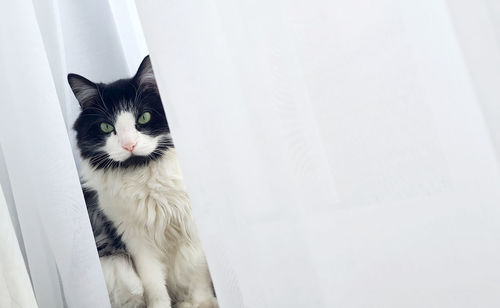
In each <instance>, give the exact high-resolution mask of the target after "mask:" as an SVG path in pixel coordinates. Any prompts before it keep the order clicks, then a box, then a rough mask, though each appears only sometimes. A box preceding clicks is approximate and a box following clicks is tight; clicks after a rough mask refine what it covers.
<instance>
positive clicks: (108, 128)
mask: <svg viewBox="0 0 500 308" xmlns="http://www.w3.org/2000/svg"><path fill="white" fill-rule="evenodd" d="M114 129H115V128H114V127H113V125H111V124H109V123H106V122H102V123H101V130H102V131H103V132H105V133H111V132H112V131H113V130H114Z"/></svg>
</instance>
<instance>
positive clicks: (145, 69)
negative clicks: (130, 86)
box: [134, 55, 158, 91]
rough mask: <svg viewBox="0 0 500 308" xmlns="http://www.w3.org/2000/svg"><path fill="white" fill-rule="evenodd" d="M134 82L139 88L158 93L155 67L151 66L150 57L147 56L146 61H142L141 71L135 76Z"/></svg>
mask: <svg viewBox="0 0 500 308" xmlns="http://www.w3.org/2000/svg"><path fill="white" fill-rule="evenodd" d="M134 80H135V82H136V83H137V85H138V86H139V88H142V89H152V90H155V91H158V87H157V86H156V79H155V75H154V73H153V66H151V60H150V59H149V55H148V56H146V57H145V58H144V60H142V62H141V65H139V69H138V70H137V73H136V74H135V76H134Z"/></svg>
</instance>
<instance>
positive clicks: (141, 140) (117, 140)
mask: <svg viewBox="0 0 500 308" xmlns="http://www.w3.org/2000/svg"><path fill="white" fill-rule="evenodd" d="M135 122H136V121H135V117H134V114H133V113H132V112H129V111H124V112H121V113H120V114H119V115H118V116H117V117H116V121H115V123H114V124H115V131H116V134H110V135H109V136H108V138H107V139H106V143H105V145H104V147H103V150H104V151H106V153H108V154H109V157H110V158H111V159H113V160H114V161H118V162H122V161H125V160H127V159H128V158H129V157H130V156H131V155H132V154H133V155H141V156H147V155H149V154H151V153H152V152H153V151H154V150H155V149H156V147H157V146H158V141H159V140H160V138H161V136H156V137H151V136H149V135H146V134H142V133H141V132H139V131H137V129H136V128H135ZM131 144H132V145H134V146H135V147H134V150H133V151H132V152H131V151H129V150H127V149H125V146H128V145H131Z"/></svg>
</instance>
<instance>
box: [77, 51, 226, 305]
mask: <svg viewBox="0 0 500 308" xmlns="http://www.w3.org/2000/svg"><path fill="white" fill-rule="evenodd" d="M68 82H69V84H70V86H71V89H72V90H73V93H74V94H75V96H76V98H77V100H78V102H79V103H80V106H81V108H82V111H81V113H80V115H79V117H78V119H77V120H76V122H75V124H74V129H75V131H76V133H77V135H76V139H77V143H78V149H79V151H80V156H81V158H82V165H81V176H82V183H83V187H84V192H85V197H86V201H87V204H88V205H87V208H88V211H89V216H90V218H91V222H92V227H93V229H94V236H95V238H96V244H97V247H98V250H99V256H100V259H101V265H102V268H103V272H104V276H105V280H106V285H107V287H108V292H109V294H110V299H111V303H112V305H113V306H114V307H127V306H128V307H143V306H144V305H146V304H147V307H151V308H159V307H161V308H165V307H171V305H175V307H178V308H188V307H189V308H191V307H192V308H216V307H218V304H217V300H216V298H215V296H214V292H213V288H212V282H211V278H210V274H209V271H208V267H207V264H206V260H205V255H204V253H203V250H202V246H201V243H200V239H199V237H198V233H197V230H196V227H195V224H194V221H193V218H192V215H191V208H190V206H189V199H188V196H187V194H186V191H185V188H184V184H183V180H182V175H181V172H180V169H179V166H178V163H177V158H176V153H175V149H174V147H173V143H172V140H171V137H170V130H169V127H168V123H167V120H166V117H165V113H164V110H163V106H162V102H161V99H160V96H159V93H158V88H157V85H156V81H155V78H154V75H153V69H152V67H151V62H150V60H149V56H148V57H146V58H145V59H144V60H143V61H142V63H141V65H140V67H139V69H138V71H137V73H136V75H135V76H134V77H132V78H130V79H122V80H118V81H116V82H113V83H110V84H103V83H93V82H91V81H89V80H87V79H85V78H84V77H82V76H79V75H76V74H69V75H68ZM165 286H166V287H165Z"/></svg>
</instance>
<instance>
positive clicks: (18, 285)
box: [0, 185, 38, 308]
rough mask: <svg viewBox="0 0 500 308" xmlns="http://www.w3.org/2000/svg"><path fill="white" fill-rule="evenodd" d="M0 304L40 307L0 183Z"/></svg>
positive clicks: (26, 307) (2, 305) (5, 305)
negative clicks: (0, 245) (0, 247)
mask: <svg viewBox="0 0 500 308" xmlns="http://www.w3.org/2000/svg"><path fill="white" fill-rule="evenodd" d="M0 242H1V243H2V249H1V250H0V306H1V307H13V308H36V307H38V306H37V304H36V301H35V296H34V295H33V289H32V288H31V283H30V280H29V277H28V273H27V271H26V267H25V265H24V262H23V258H22V256H21V250H20V249H19V245H18V241H17V238H16V234H15V231H14V228H13V225H12V223H11V220H10V215H9V211H8V209H7V203H6V201H5V198H4V194H3V190H2V185H0Z"/></svg>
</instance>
